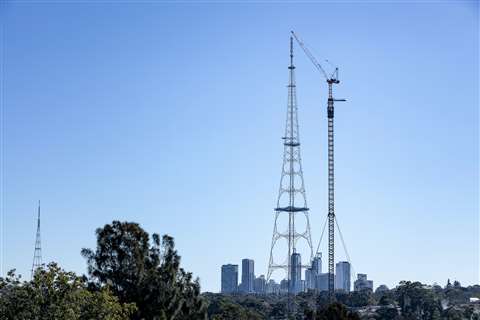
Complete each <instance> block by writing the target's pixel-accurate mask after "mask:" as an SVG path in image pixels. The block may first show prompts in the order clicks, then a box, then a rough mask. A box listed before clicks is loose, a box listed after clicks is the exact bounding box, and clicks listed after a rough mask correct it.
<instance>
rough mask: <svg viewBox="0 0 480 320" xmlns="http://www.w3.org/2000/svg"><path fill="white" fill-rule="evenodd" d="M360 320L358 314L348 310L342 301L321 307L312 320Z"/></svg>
mask: <svg viewBox="0 0 480 320" xmlns="http://www.w3.org/2000/svg"><path fill="white" fill-rule="evenodd" d="M313 319H315V320H360V317H359V316H358V314H356V313H354V312H350V311H348V309H347V308H346V307H345V306H344V305H343V304H341V303H338V302H334V303H331V304H329V305H328V306H326V307H324V308H322V309H320V310H319V311H318V312H317V314H316V316H315V318H312V320H313Z"/></svg>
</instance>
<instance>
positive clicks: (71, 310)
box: [0, 221, 207, 320]
mask: <svg viewBox="0 0 480 320" xmlns="http://www.w3.org/2000/svg"><path fill="white" fill-rule="evenodd" d="M96 235H97V247H96V249H95V250H92V249H83V250H82V252H81V254H82V255H83V256H84V257H85V258H86V261H87V265H88V276H77V275H75V274H74V273H72V272H66V271H64V270H62V269H61V268H60V267H59V266H58V265H57V264H55V263H51V264H49V265H48V266H47V267H46V268H44V269H38V270H37V271H36V272H35V275H34V278H33V279H32V280H31V281H22V280H21V278H20V277H19V276H17V275H16V274H15V271H11V272H9V273H8V275H7V277H6V278H0V319H1V320H7V319H8V320H53V319H55V320H93V319H95V320H101V319H104V320H140V319H146V320H147V319H152V320H153V319H154V320H167V319H169V320H170V319H178V320H197V319H198V320H200V319H201V320H204V319H207V309H206V307H207V305H206V301H205V299H204V298H202V297H201V295H200V285H199V283H198V279H193V277H192V274H191V273H189V272H186V271H185V270H184V269H182V268H181V267H180V256H179V255H178V253H177V251H176V250H175V245H174V241H173V238H172V237H169V236H167V235H165V236H163V237H162V238H160V236H159V235H158V234H153V235H152V236H151V237H150V235H149V234H148V233H147V232H146V231H145V230H143V229H142V228H141V227H140V226H139V225H138V224H137V223H130V222H119V221H113V222H112V223H111V224H107V225H105V226H104V227H103V228H99V229H97V231H96Z"/></svg>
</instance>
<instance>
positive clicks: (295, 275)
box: [290, 251, 302, 294]
mask: <svg viewBox="0 0 480 320" xmlns="http://www.w3.org/2000/svg"><path fill="white" fill-rule="evenodd" d="M290 265H291V266H292V269H291V270H292V274H291V275H290V292H291V293H293V294H297V293H299V292H301V291H302V283H301V281H302V259H301V257H300V253H297V252H295V251H294V252H293V253H292V257H291V261H290Z"/></svg>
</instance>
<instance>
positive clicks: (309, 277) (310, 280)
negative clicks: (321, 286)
mask: <svg viewBox="0 0 480 320" xmlns="http://www.w3.org/2000/svg"><path fill="white" fill-rule="evenodd" d="M309 289H315V275H314V274H313V270H312V268H311V267H310V268H307V269H305V290H307V291H308V290H309Z"/></svg>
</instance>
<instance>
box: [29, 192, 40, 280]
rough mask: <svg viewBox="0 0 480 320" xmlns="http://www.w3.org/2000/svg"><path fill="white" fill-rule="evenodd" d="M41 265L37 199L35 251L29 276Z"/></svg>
mask: <svg viewBox="0 0 480 320" xmlns="http://www.w3.org/2000/svg"><path fill="white" fill-rule="evenodd" d="M41 267H42V242H41V240H40V200H38V216H37V235H36V236H35V251H34V252H33V264H32V273H31V277H32V279H33V275H34V274H35V271H36V270H37V269H38V268H41Z"/></svg>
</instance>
